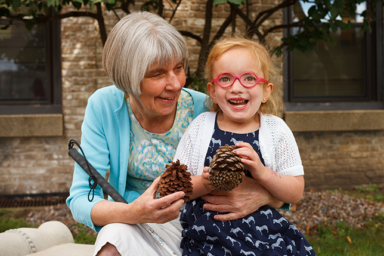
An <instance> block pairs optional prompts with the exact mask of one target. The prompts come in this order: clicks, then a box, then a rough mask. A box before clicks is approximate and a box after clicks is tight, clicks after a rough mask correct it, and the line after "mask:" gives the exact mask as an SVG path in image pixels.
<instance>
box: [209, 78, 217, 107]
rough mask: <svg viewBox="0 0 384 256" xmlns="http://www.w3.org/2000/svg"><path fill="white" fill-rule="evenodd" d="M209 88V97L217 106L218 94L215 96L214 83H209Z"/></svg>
mask: <svg viewBox="0 0 384 256" xmlns="http://www.w3.org/2000/svg"><path fill="white" fill-rule="evenodd" d="M207 88H208V93H209V96H210V97H211V99H212V101H213V102H214V103H215V104H217V100H216V94H215V86H214V85H213V84H212V83H208V84H207Z"/></svg>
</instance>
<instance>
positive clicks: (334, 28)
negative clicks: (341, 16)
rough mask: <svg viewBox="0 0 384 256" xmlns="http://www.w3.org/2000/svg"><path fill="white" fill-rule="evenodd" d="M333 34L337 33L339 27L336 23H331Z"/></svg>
mask: <svg viewBox="0 0 384 256" xmlns="http://www.w3.org/2000/svg"><path fill="white" fill-rule="evenodd" d="M330 25H331V29H332V32H333V33H335V32H336V31H337V26H336V24H335V23H330Z"/></svg>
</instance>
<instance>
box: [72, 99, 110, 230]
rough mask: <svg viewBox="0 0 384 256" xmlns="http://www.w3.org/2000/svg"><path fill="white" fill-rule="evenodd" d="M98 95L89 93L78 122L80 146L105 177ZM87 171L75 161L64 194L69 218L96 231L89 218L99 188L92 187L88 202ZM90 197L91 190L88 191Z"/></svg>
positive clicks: (105, 154) (106, 159)
mask: <svg viewBox="0 0 384 256" xmlns="http://www.w3.org/2000/svg"><path fill="white" fill-rule="evenodd" d="M97 99H98V95H97V94H96V95H95V94H94V95H92V96H91V97H90V99H89V101H88V105H87V107H86V111H85V115H84V121H83V124H82V126H81V130H82V136H81V147H82V149H83V151H84V153H85V156H86V159H87V160H88V162H89V163H90V164H91V165H92V166H93V167H94V168H95V169H96V170H97V171H98V172H99V173H100V175H101V176H103V177H105V174H106V172H107V170H108V169H109V168H110V165H109V151H108V145H107V141H106V138H105V134H104V132H103V127H102V121H101V120H102V116H101V114H100V113H101V111H100V110H99V109H98V106H99V104H97V103H98V100H97ZM88 179H89V175H88V174H87V173H86V172H85V171H84V170H83V169H82V168H81V167H80V166H79V165H78V164H75V170H74V174H73V180H72V186H71V189H70V195H69V197H68V198H67V201H66V203H67V205H68V206H69V208H70V210H71V212H72V215H73V218H74V219H75V220H76V221H78V222H81V223H84V224H85V225H87V226H89V227H91V228H92V229H94V230H96V231H99V229H100V227H96V226H95V225H94V224H93V222H92V219H91V210H92V208H93V206H94V205H95V204H96V203H98V202H99V201H102V200H104V196H103V191H102V189H101V187H100V186H99V185H98V186H97V187H96V189H95V193H94V198H93V200H92V202H90V201H89V200H88V193H89V192H90V188H89V181H88ZM90 196H91V197H92V192H91V194H90Z"/></svg>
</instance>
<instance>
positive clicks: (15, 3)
mask: <svg viewBox="0 0 384 256" xmlns="http://www.w3.org/2000/svg"><path fill="white" fill-rule="evenodd" d="M20 4H21V1H20V0H13V1H12V9H13V10H14V11H16V10H17V8H19V7H20Z"/></svg>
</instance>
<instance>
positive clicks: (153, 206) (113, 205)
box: [91, 177, 184, 226]
mask: <svg viewBox="0 0 384 256" xmlns="http://www.w3.org/2000/svg"><path fill="white" fill-rule="evenodd" d="M159 181H160V177H159V178H157V179H155V180H154V181H153V183H152V185H151V186H150V187H149V188H148V189H147V190H146V191H145V192H144V193H143V194H142V195H141V196H140V197H139V198H137V199H136V200H135V201H133V202H132V203H130V204H126V203H119V202H112V201H108V200H103V201H100V202H98V203H96V204H95V205H94V206H93V208H92V211H91V218H92V221H93V223H94V224H95V225H97V226H105V225H107V224H110V223H126V224H138V223H165V222H168V221H171V220H174V219H176V218H177V217H179V211H180V207H181V205H182V204H183V203H184V200H183V199H182V198H183V197H184V192H177V193H174V194H171V195H168V196H165V197H163V198H160V199H155V196H156V190H157V187H158V185H159Z"/></svg>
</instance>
